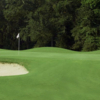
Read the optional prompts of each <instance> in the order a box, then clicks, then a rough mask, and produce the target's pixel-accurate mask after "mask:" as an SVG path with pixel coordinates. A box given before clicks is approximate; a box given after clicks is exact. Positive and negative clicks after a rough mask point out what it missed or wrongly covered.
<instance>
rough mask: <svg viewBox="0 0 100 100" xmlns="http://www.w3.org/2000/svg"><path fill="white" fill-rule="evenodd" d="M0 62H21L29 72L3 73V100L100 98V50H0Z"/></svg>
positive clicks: (0, 81) (0, 97) (0, 87)
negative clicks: (9, 74)
mask: <svg viewBox="0 0 100 100" xmlns="http://www.w3.org/2000/svg"><path fill="white" fill-rule="evenodd" d="M0 62H6V63H17V64H20V65H22V66H24V67H25V68H26V69H27V70H28V71H29V73H28V74H25V75H16V76H0V100H100V51H93V52H76V51H71V50H66V49H61V48H53V47H41V48H34V49H28V50H21V51H20V53H19V55H18V52H17V50H4V49H3V50H2V49H0Z"/></svg>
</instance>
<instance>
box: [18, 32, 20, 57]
mask: <svg viewBox="0 0 100 100" xmlns="http://www.w3.org/2000/svg"><path fill="white" fill-rule="evenodd" d="M19 52H20V33H19V38H18V55H19Z"/></svg>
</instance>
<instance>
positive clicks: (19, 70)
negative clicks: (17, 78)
mask: <svg viewBox="0 0 100 100" xmlns="http://www.w3.org/2000/svg"><path fill="white" fill-rule="evenodd" d="M27 73H29V72H28V70H27V69H26V68H25V67H24V66H21V65H19V64H8V63H4V64H3V63H0V76H12V75H22V74H27Z"/></svg>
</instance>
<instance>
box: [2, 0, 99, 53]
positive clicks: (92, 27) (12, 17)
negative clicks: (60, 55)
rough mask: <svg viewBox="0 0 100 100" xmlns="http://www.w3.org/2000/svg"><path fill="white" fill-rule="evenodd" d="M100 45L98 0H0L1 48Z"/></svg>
mask: <svg viewBox="0 0 100 100" xmlns="http://www.w3.org/2000/svg"><path fill="white" fill-rule="evenodd" d="M18 33H20V39H21V49H29V48H33V47H47V46H49V47H51V46H52V47H61V48H66V49H70V50H77V51H91V50H97V49H100V0H0V48H2V49H13V50H16V49H17V45H18V44H17V43H18V40H17V39H16V35H17V34H18Z"/></svg>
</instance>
